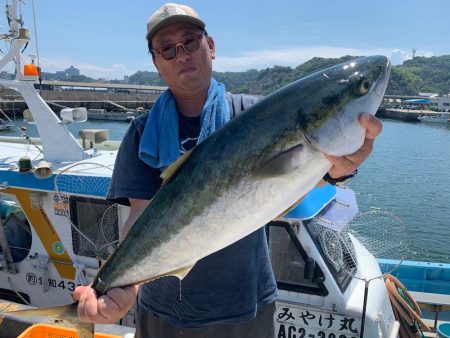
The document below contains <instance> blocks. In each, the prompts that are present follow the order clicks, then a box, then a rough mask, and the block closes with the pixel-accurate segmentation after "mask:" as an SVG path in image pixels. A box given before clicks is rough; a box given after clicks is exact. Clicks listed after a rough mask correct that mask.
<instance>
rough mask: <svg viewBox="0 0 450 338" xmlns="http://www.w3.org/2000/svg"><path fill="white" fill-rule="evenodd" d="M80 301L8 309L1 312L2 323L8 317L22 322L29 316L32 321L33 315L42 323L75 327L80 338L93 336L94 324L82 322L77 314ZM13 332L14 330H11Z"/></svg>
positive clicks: (0, 320)
mask: <svg viewBox="0 0 450 338" xmlns="http://www.w3.org/2000/svg"><path fill="white" fill-rule="evenodd" d="M77 306H78V303H72V304H69V305H64V306H56V307H48V308H32V309H26V310H17V311H8V312H3V313H1V314H0V316H1V317H2V318H1V319H0V325H1V323H2V321H3V319H6V318H8V320H9V321H14V318H16V321H18V320H17V318H20V319H21V322H23V320H24V319H25V321H26V319H27V318H29V319H30V322H35V321H32V317H41V318H39V322H40V323H46V324H52V325H56V326H61V327H65V328H71V329H75V330H76V331H77V333H78V337H79V338H93V337H94V324H92V323H85V322H82V321H81V320H80V319H79V318H78V314H77ZM11 333H12V332H11Z"/></svg>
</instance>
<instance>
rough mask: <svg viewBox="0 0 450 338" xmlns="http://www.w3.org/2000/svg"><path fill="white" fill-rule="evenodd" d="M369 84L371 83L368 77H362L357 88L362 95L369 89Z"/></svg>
mask: <svg viewBox="0 0 450 338" xmlns="http://www.w3.org/2000/svg"><path fill="white" fill-rule="evenodd" d="M371 85H372V81H370V80H369V79H362V80H361V81H360V83H359V88H358V92H359V94H361V95H364V94H365V93H367V92H368V91H369V89H370V86H371Z"/></svg>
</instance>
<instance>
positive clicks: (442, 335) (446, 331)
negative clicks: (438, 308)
mask: <svg viewBox="0 0 450 338" xmlns="http://www.w3.org/2000/svg"><path fill="white" fill-rule="evenodd" d="M436 331H437V337H439V338H450V323H441V324H439V325H438V327H437V330H436Z"/></svg>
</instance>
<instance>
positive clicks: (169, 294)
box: [75, 3, 381, 338]
mask: <svg viewBox="0 0 450 338" xmlns="http://www.w3.org/2000/svg"><path fill="white" fill-rule="evenodd" d="M146 38H147V41H148V46H149V50H150V52H151V55H152V59H153V63H154V65H155V67H156V69H157V70H158V72H159V74H160V76H161V77H162V78H163V79H164V81H165V82H166V83H167V85H168V87H169V89H168V90H167V91H166V92H165V93H163V94H162V95H161V96H160V97H159V98H158V100H157V102H156V103H155V104H154V106H153V108H152V110H151V112H150V114H149V115H145V116H142V117H139V118H137V119H135V120H133V121H132V122H131V124H130V127H129V129H128V131H127V133H126V135H125V137H124V139H123V141H122V144H121V147H120V149H119V152H118V155H117V160H116V164H115V169H114V174H113V178H112V182H111V187H110V191H109V195H108V198H109V199H110V200H113V201H116V202H118V203H122V204H127V205H130V206H131V209H130V214H129V218H128V219H127V221H126V222H125V224H124V226H123V229H121V237H122V238H123V237H124V236H125V235H126V233H127V232H128V231H129V230H130V229H131V228H132V226H133V224H135V223H136V222H137V221H138V220H139V217H140V215H141V214H142V213H143V212H144V211H145V210H146V209H147V207H148V206H149V204H150V200H151V199H152V198H153V196H154V195H155V194H156V193H157V191H158V190H159V189H160V187H161V183H162V182H161V178H160V175H161V173H162V172H163V171H165V170H166V168H167V167H169V166H170V165H171V164H172V163H173V162H174V161H176V160H177V158H178V157H179V156H180V154H184V153H188V154H186V155H184V156H186V157H189V153H190V152H191V149H192V148H193V147H194V146H195V145H197V144H199V145H200V144H202V142H203V141H205V140H206V139H207V138H209V137H210V136H211V135H213V133H214V134H215V132H216V130H219V128H220V127H221V126H222V125H225V124H226V123H227V122H228V121H229V120H230V119H232V118H233V117H234V116H235V115H238V114H239V113H240V112H241V111H243V110H244V109H246V108H248V107H250V106H253V105H254V104H255V103H256V102H257V101H258V98H256V97H252V96H246V95H233V94H229V93H227V92H226V91H225V88H224V86H223V84H221V83H218V82H217V81H216V80H215V79H214V78H212V62H213V60H214V59H215V43H214V40H213V38H212V37H210V36H209V35H208V34H207V32H206V30H205V23H204V22H203V21H202V20H201V19H200V17H199V15H198V14H197V13H196V12H195V11H194V10H193V9H192V8H190V7H188V6H185V5H179V4H170V3H168V4H165V5H163V6H162V7H161V8H159V9H158V10H157V11H156V12H155V13H154V14H153V15H152V16H151V17H150V18H149V21H148V23H147V35H146ZM366 85H367V86H370V85H371V84H370V83H369V84H367V83H366V84H363V85H362V87H361V88H362V89H363V91H364V90H365V89H367V91H368V90H369V87H367V88H364V86H366ZM363 94H365V92H364V93H361V95H363ZM258 104H259V103H256V104H255V105H256V106H257V105H258ZM260 106H261V109H263V108H265V106H264V103H263V101H261V104H260ZM362 108H365V106H363V107H362ZM255 109H256V108H255ZM364 111H365V110H364ZM359 113H362V112H361V111H359V112H358V115H359V118H357V120H358V121H359V126H362V128H361V129H362V130H363V132H364V133H365V136H363V137H362V140H363V141H362V145H361V144H360V145H358V147H359V149H358V148H356V149H357V150H356V151H354V150H352V153H351V155H344V156H343V154H342V153H340V152H339V151H337V152H333V151H330V152H328V151H327V149H328V148H320V146H319V147H318V148H319V149H320V150H321V151H322V152H323V153H325V155H324V156H322V157H323V160H321V161H322V162H321V168H322V169H321V170H322V171H324V173H327V175H326V177H327V180H328V181H329V182H330V181H331V182H333V178H334V179H335V181H336V182H337V181H342V180H344V179H345V178H346V177H347V176H351V175H352V173H354V171H355V170H356V168H357V167H358V166H359V165H360V164H361V163H362V162H363V161H364V160H365V159H366V158H367V157H368V156H369V154H370V153H371V151H372V146H373V142H374V140H375V138H376V137H377V135H378V134H379V133H380V131H381V122H380V121H379V120H378V119H377V118H375V117H374V116H373V115H370V114H366V113H362V114H359ZM280 118H281V117H280ZM307 122H308V121H306V122H304V123H307ZM274 128H275V126H274ZM235 130H240V129H239V128H238V126H236V127H235ZM310 135H315V134H314V132H312V133H311V134H310ZM238 136H239V135H236V137H238ZM317 138H319V137H317ZM308 140H309V141H310V143H311V144H313V145H314V143H315V141H316V140H315V138H314V137H311V138H310V139H308ZM230 141H231V140H230ZM211 142H212V141H211ZM254 143H255V142H253V144H254ZM205 147H206V146H205ZM305 147H306V145H300V146H295V147H291V148H289V150H288V151H283V152H281V153H280V154H278V155H276V156H273V157H272V158H275V159H276V161H273V163H270V164H268V165H263V166H262V167H261V168H260V170H258V171H257V174H255V177H257V178H258V179H260V178H261V177H264V178H266V177H268V176H276V175H278V173H277V170H278V169H277V168H278V166H277V165H272V164H274V163H275V164H279V163H281V164H282V165H285V164H286V161H285V159H286V158H289V161H290V162H289V163H290V164H288V165H287V169H285V171H286V170H287V171H289V170H290V168H291V166H292V160H293V159H294V160H295V159H297V158H300V159H301V156H302V154H301V153H302V151H304V148H305ZM197 148H198V147H197ZM197 148H196V149H195V150H194V153H196V152H197V153H198V152H199V151H197ZM211 149H212V151H209V152H210V153H211V152H214V150H215V152H214V153H220V152H221V151H222V149H221V148H219V147H217V146H216V147H212V148H211ZM291 149H292V151H291ZM238 151H239V150H238V149H236V152H238ZM291 154H292V156H290V155H291ZM218 161H220V160H218ZM230 161H231V160H230ZM277 161H278V162H277ZM256 162H257V161H256ZM211 163H214V162H211ZM218 163H221V162H218ZM182 165H183V163H180V164H179V165H177V164H175V169H173V166H171V167H169V169H168V170H167V171H169V173H168V174H167V171H166V172H165V174H164V175H166V176H172V177H171V178H170V180H172V179H174V178H173V177H175V178H177V172H176V170H177V166H178V167H179V166H182ZM324 168H326V169H324ZM235 169H236V170H239V168H235ZM204 170H205V171H208V170H211V167H210V166H209V165H208V164H207V163H205V164H204ZM241 170H243V171H245V170H244V169H241ZM172 171H175V173H172ZM327 171H328V172H327ZM284 173H285V172H283V174H284ZM164 175H163V176H164ZM320 175H322V176H323V173H321V174H320ZM322 176H320V177H322ZM320 177H319V179H316V180H315V182H312V183H311V184H313V185H316V184H319V185H320V184H324V181H323V180H320ZM165 180H166V178H165ZM170 180H169V181H170ZM164 184H165V183H164ZM164 184H163V185H164ZM196 184H197V183H194V181H192V189H197V187H198V186H197V185H196ZM199 184H201V183H199ZM204 184H205V185H207V184H208V182H204ZM189 187H190V186H189V183H188V184H187V189H185V190H184V191H187V190H189V189H190V188H189ZM205 189H206V188H205ZM220 193H221V192H220V191H219V190H218V191H217V194H218V195H219V194H220ZM194 196H198V201H196V202H197V203H198V204H199V205H200V204H202V203H204V202H205V201H204V200H203V199H202V196H203V195H200V194H198V195H194ZM301 197H302V194H301V192H300V193H299V196H298V198H301ZM191 199H192V198H191ZM178 208H182V206H181V205H180V206H178ZM192 208H195V207H192ZM205 209H206V208H205ZM171 210H172V211H171V212H173V213H171V215H167V217H171V216H172V215H174V217H175V214H176V213H177V212H178V211H177V206H176V205H174V206H172V209H171ZM208 210H210V212H214V210H215V209H214V205H212V206H211V207H208ZM217 210H221V209H220V208H219V207H217ZM280 211H283V210H280ZM201 212H203V211H201ZM201 212H200V211H199V213H201ZM205 212H206V211H205ZM197 216H198V215H196V216H195V215H194V216H193V218H194V217H197ZM225 216H228V214H226V215H225ZM230 217H232V215H231V216H230ZM224 218H226V217H224ZM234 222H235V223H238V224H239V223H240V224H242V227H244V222H243V221H242V220H241V219H239V220H238V219H236V220H235V221H234ZM206 223H207V222H206ZM259 225H260V226H261V227H259V229H256V231H255V230H252V231H251V232H250V233H249V234H247V235H246V236H245V237H243V238H242V239H239V240H237V241H236V242H234V243H231V242H232V241H231V240H230V241H229V242H227V245H226V246H225V247H223V248H221V249H220V250H218V251H216V252H212V253H211V254H209V255H207V256H206V257H203V256H202V255H200V256H199V257H200V258H201V259H200V260H198V262H197V263H196V264H195V265H193V266H191V265H187V267H188V268H187V269H186V270H183V271H178V270H176V272H174V273H173V276H170V275H166V276H164V277H161V278H157V279H155V280H153V281H150V282H147V283H144V284H137V285H131V286H124V287H115V286H114V287H113V288H110V289H107V288H106V289H105V292H106V293H105V294H103V295H101V296H100V297H97V294H96V292H95V291H94V288H93V287H90V286H80V287H78V288H77V289H76V290H75V298H76V299H78V301H79V304H78V315H79V317H80V319H81V320H83V321H86V322H93V323H114V322H116V321H118V320H119V319H120V318H122V317H123V316H124V315H125V314H126V313H127V312H128V311H129V309H130V308H131V307H132V305H133V303H134V301H135V299H136V295H137V294H138V290H139V289H140V292H139V299H138V310H137V311H138V312H137V316H136V337H146V338H149V337H150V338H153V337H155V338H156V337H159V338H167V337H184V338H189V337H215V338H217V337H233V338H239V337H267V338H269V337H270V338H272V337H273V334H274V333H273V313H274V302H275V299H276V297H277V289H276V282H275V279H274V276H273V272H272V269H271V265H270V261H269V254H268V248H267V243H266V237H265V233H264V228H263V227H262V226H263V225H264V224H259ZM175 235H176V234H174V236H175ZM196 238H201V235H198V237H196ZM220 239H221V238H219V237H218V238H217V240H218V241H220ZM224 243H225V242H224ZM207 244H209V243H206V242H205V241H199V242H197V243H195V244H194V246H198V247H202V246H204V245H205V246H207ZM135 250H140V248H138V247H136V248H135ZM174 251H177V250H174ZM211 251H213V250H211ZM205 252H206V251H205ZM208 252H209V251H208ZM171 254H173V257H177V258H178V257H179V256H182V255H183V254H184V252H183V251H181V249H180V251H178V252H173V251H172V252H169V254H168V255H171ZM110 265H111V264H110ZM142 269H145V267H143V268H142ZM173 271H175V267H174V270H173ZM188 272H189V273H188ZM123 274H125V271H123ZM178 277H184V278H183V279H182V280H180V279H179V278H178ZM99 283H100V282H97V283H96V286H98V285H99ZM125 283H126V282H125ZM130 284H134V283H132V282H130ZM118 285H126V284H118ZM95 290H97V288H95Z"/></svg>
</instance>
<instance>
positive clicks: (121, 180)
mask: <svg viewBox="0 0 450 338" xmlns="http://www.w3.org/2000/svg"><path fill="white" fill-rule="evenodd" d="M136 120H138V119H136ZM136 120H134V121H132V122H131V123H130V126H129V128H128V130H127V132H126V133H125V136H124V138H123V140H122V142H121V144H120V147H119V150H118V152H117V158H116V163H115V165H114V171H113V174H112V178H111V184H110V186H109V191H108V195H107V199H108V200H110V201H112V202H116V203H119V204H123V205H130V202H129V200H128V199H129V198H136V199H143V200H150V199H151V198H152V197H153V196H154V195H155V193H156V192H157V191H158V189H159V187H160V186H161V178H160V174H161V172H160V171H159V170H158V169H155V168H152V167H150V166H149V165H147V164H146V163H145V162H143V161H142V160H141V159H140V158H139V142H140V139H141V134H142V130H143V126H142V122H141V121H136ZM135 121H136V122H135ZM139 122H141V125H139Z"/></svg>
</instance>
